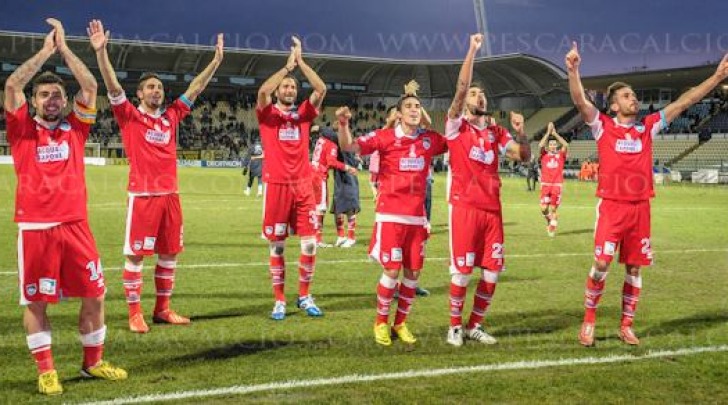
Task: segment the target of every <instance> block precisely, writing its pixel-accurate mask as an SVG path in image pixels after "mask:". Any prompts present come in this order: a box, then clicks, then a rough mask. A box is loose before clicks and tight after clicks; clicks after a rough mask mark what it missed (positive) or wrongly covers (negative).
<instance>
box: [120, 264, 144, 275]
mask: <svg viewBox="0 0 728 405" xmlns="http://www.w3.org/2000/svg"><path fill="white" fill-rule="evenodd" d="M143 267H144V263H143V262H142V263H139V264H134V263H132V262H129V261H127V262H126V263H124V270H126V271H131V272H134V273H141V271H142V268H143Z"/></svg>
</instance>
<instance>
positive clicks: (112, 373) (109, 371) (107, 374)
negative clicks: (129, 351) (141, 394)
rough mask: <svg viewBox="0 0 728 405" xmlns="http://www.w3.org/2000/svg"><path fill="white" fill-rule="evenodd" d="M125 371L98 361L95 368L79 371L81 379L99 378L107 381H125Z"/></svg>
mask: <svg viewBox="0 0 728 405" xmlns="http://www.w3.org/2000/svg"><path fill="white" fill-rule="evenodd" d="M127 376H128V375H127V373H126V370H124V369H122V368H119V367H116V366H113V365H111V363H109V362H106V361H100V362H99V363H98V364H96V365H95V366H91V367H89V368H82V369H81V377H84V378H100V379H102V380H109V381H121V380H126V377H127Z"/></svg>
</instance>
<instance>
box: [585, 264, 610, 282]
mask: <svg viewBox="0 0 728 405" xmlns="http://www.w3.org/2000/svg"><path fill="white" fill-rule="evenodd" d="M607 274H609V272H606V271H597V269H595V268H594V267H592V268H591V270H589V277H590V278H591V279H592V280H594V281H598V282H599V281H604V280H605V279H606V278H607Z"/></svg>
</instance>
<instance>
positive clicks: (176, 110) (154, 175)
mask: <svg viewBox="0 0 728 405" xmlns="http://www.w3.org/2000/svg"><path fill="white" fill-rule="evenodd" d="M109 99H110V101H111V111H112V112H113V113H114V118H116V122H117V123H118V124H119V128H120V129H121V140H122V142H123V143H124V150H125V151H126V156H127V157H128V158H129V186H128V190H129V192H131V193H138V194H169V193H176V192H177V191H178V185H177V127H178V126H179V122H180V121H182V120H183V119H184V118H185V117H186V116H187V114H189V113H190V108H191V107H192V102H191V101H190V100H188V99H187V97H185V96H184V95H182V96H180V98H178V99H177V100H175V101H174V103H172V104H171V105H170V106H169V107H168V108H167V109H162V110H160V112H159V113H158V114H156V115H153V114H149V113H146V112H144V111H143V110H142V108H141V107H139V108H136V107H134V106H133V105H132V104H131V102H129V100H127V98H126V94H124V93H121V95H119V96H118V97H109Z"/></svg>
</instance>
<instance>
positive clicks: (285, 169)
mask: <svg viewBox="0 0 728 405" xmlns="http://www.w3.org/2000/svg"><path fill="white" fill-rule="evenodd" d="M255 112H256V115H257V116H258V125H259V127H260V139H261V140H262V141H263V149H264V150H265V160H264V161H263V182H265V183H298V182H301V181H309V180H310V179H311V173H312V171H311V163H309V161H308V145H309V130H310V129H311V122H312V121H313V120H314V119H315V118H316V117H317V116H318V110H317V109H316V107H314V106H313V104H311V102H310V101H309V100H306V101H304V102H303V103H301V105H299V106H298V109H295V108H294V109H292V110H291V111H288V112H285V111H282V110H280V109H279V108H278V106H276V105H275V104H269V105H268V106H266V107H265V108H263V109H256V110H255Z"/></svg>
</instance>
